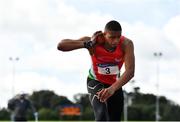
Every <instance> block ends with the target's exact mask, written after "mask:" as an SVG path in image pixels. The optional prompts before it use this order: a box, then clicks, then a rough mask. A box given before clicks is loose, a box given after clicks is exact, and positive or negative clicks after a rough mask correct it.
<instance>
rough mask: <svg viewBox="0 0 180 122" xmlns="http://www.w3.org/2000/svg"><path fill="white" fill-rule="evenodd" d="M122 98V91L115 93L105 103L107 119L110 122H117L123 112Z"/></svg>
mask: <svg viewBox="0 0 180 122" xmlns="http://www.w3.org/2000/svg"><path fill="white" fill-rule="evenodd" d="M123 105H124V97H123V92H122V89H120V90H118V91H116V92H115V94H114V95H113V96H112V97H110V98H109V99H108V101H107V106H108V113H109V118H110V120H111V121H119V120H120V119H121V114H122V111H123Z"/></svg>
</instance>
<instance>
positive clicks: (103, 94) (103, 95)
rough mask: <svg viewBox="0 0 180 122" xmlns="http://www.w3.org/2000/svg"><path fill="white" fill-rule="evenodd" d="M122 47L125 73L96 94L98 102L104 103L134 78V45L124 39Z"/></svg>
mask: <svg viewBox="0 0 180 122" xmlns="http://www.w3.org/2000/svg"><path fill="white" fill-rule="evenodd" d="M123 47H124V52H125V55H124V64H125V71H124V73H123V74H122V75H121V77H120V78H119V79H118V80H117V81H116V82H115V83H113V84H112V85H111V86H110V87H109V88H106V89H103V90H101V91H100V92H99V93H98V97H99V99H100V101H102V102H104V101H106V100H107V99H108V98H109V97H110V96H112V95H113V94H114V92H115V91H117V90H118V89H119V88H121V87H122V86H123V85H125V84H126V83H127V82H128V81H129V80H131V79H132V78H133V77H134V70H135V56H134V45H133V42H132V41H131V40H129V39H127V38H126V39H125V40H124V43H123Z"/></svg>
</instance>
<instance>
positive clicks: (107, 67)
mask: <svg viewBox="0 0 180 122" xmlns="http://www.w3.org/2000/svg"><path fill="white" fill-rule="evenodd" d="M98 73H99V74H102V75H117V74H119V68H118V65H116V64H98Z"/></svg>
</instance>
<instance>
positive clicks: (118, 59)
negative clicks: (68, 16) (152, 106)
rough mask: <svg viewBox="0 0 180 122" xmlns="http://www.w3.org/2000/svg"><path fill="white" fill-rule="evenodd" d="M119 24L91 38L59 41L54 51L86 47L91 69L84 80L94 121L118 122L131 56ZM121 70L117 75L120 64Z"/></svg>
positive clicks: (131, 68) (109, 25) (131, 66)
mask: <svg viewBox="0 0 180 122" xmlns="http://www.w3.org/2000/svg"><path fill="white" fill-rule="evenodd" d="M121 33H122V29H121V25H120V23H119V22H117V21H115V20H112V21H110V22H108V23H107V24H106V25H105V29H104V32H102V31H97V32H95V33H94V34H93V36H92V37H88V36H84V37H81V38H79V39H77V40H74V39H63V40H62V41H61V42H59V44H58V50H61V51H71V50H74V49H80V48H87V49H88V51H89V53H90V56H91V59H92V67H91V68H90V70H89V75H88V78H87V89H88V92H89V94H90V102H91V105H92V107H93V110H94V115H95V119H96V121H120V120H121V114H122V111H123V99H124V98H123V91H122V86H123V85H125V84H126V83H127V82H128V81H129V80H131V78H133V76H134V70H135V57H134V46H133V42H132V41H131V40H130V39H128V38H126V37H125V36H123V35H121ZM123 64H124V66H125V71H124V72H123V73H122V74H120V70H121V67H122V65H123Z"/></svg>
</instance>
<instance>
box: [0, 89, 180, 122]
mask: <svg viewBox="0 0 180 122" xmlns="http://www.w3.org/2000/svg"><path fill="white" fill-rule="evenodd" d="M124 93H125V94H126V95H125V96H128V97H125V98H128V101H126V102H128V103H129V104H127V105H128V106H127V110H128V114H127V119H128V120H129V121H154V120H155V107H156V106H155V101H156V96H155V95H153V94H144V93H141V92H139V90H138V89H137V88H135V90H134V91H133V92H126V91H124ZM29 99H30V100H31V101H32V103H33V104H34V106H35V108H36V109H37V111H38V113H39V120H54V121H55V120H58V121H59V120H94V114H93V111H92V108H91V105H90V102H89V96H88V94H81V93H79V94H75V95H74V101H71V100H69V99H68V98H67V97H66V96H60V95H57V94H56V93H54V92H53V91H50V90H41V91H34V92H33V93H32V95H30V96H29ZM125 100H127V99H125ZM126 102H125V103H126ZM159 103H160V106H159V113H160V120H161V121H180V116H179V115H180V106H179V105H178V104H176V103H175V102H173V101H171V100H168V99H167V98H166V97H164V96H160V97H159ZM64 105H80V106H81V115H78V116H77V115H74V116H66V115H61V114H60V108H61V106H64ZM122 118H123V117H122ZM9 119H10V113H9V111H8V109H7V108H1V109H0V120H9ZM28 119H29V120H33V119H34V118H33V115H32V113H31V111H29V113H28ZM123 119H124V118H123Z"/></svg>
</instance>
